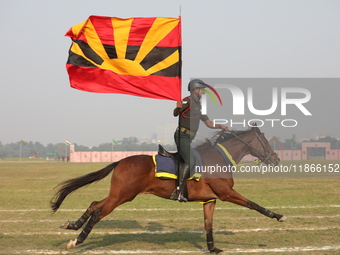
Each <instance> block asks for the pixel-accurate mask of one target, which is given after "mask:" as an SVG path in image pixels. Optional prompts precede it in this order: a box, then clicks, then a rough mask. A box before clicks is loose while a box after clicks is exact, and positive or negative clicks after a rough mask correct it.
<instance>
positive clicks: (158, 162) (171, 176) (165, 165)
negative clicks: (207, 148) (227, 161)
mask: <svg viewBox="0 0 340 255" xmlns="http://www.w3.org/2000/svg"><path fill="white" fill-rule="evenodd" d="M193 153H194V156H195V160H196V162H197V165H199V166H202V159H201V156H200V155H199V154H198V152H197V151H196V150H195V149H193ZM152 159H153V161H154V164H155V176H156V177H157V178H160V179H162V180H176V179H177V178H178V175H177V172H176V168H177V167H176V165H175V162H174V160H173V159H172V158H171V157H165V156H162V155H160V154H157V155H153V156H152ZM195 169H196V168H195V167H194V168H193V169H192V170H193V171H195ZM199 169H202V167H199ZM201 175H202V173H201V170H200V171H199V172H196V171H195V172H192V171H190V177H189V178H188V180H196V181H199V179H200V177H201Z"/></svg>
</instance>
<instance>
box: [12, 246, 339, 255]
mask: <svg viewBox="0 0 340 255" xmlns="http://www.w3.org/2000/svg"><path fill="white" fill-rule="evenodd" d="M332 250H333V251H336V250H340V245H332V246H301V247H280V248H267V249H227V248H224V253H232V254H236V253H267V252H301V251H332ZM198 252H202V253H205V252H206V251H205V250H191V251H188V250H187V251H183V250H174V249H170V250H161V251H160V250H157V251H152V250H150V251H148V250H119V251H115V250H85V251H82V252H81V253H82V254H197V253H198ZM23 253H30V254H49V255H54V254H71V253H73V252H70V251H61V250H56V251H54V250H22V251H13V252H12V254H23Z"/></svg>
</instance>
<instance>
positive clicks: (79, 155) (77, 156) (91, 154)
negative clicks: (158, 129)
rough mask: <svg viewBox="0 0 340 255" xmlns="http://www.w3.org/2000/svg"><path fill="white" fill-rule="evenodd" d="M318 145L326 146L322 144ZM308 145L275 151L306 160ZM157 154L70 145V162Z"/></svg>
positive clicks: (331, 154)
mask: <svg viewBox="0 0 340 255" xmlns="http://www.w3.org/2000/svg"><path fill="white" fill-rule="evenodd" d="M326 144H327V143H326ZM313 145H314V146H315V144H313ZM318 146H319V147H324V146H323V145H322V146H321V145H320V144H318ZM307 147H310V146H302V148H304V150H277V151H275V153H277V154H278V157H279V158H280V159H281V160H304V159H306V158H307ZM327 148H328V149H327ZM155 154H157V152H156V151H74V145H70V162H115V161H119V160H121V159H123V158H126V157H129V156H133V155H150V156H152V155H155ZM255 159H256V158H255V157H253V156H251V155H246V156H245V157H244V158H243V159H242V161H253V160H255ZM326 159H328V160H338V159H339V160H340V150H331V149H330V146H328V147H326Z"/></svg>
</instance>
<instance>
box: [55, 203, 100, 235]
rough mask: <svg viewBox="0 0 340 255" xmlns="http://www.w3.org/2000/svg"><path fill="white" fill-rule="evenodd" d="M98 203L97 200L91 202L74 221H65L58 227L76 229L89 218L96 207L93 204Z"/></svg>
mask: <svg viewBox="0 0 340 255" xmlns="http://www.w3.org/2000/svg"><path fill="white" fill-rule="evenodd" d="M98 203H99V202H97V201H94V202H92V203H91V205H90V206H89V208H87V210H86V211H85V213H84V214H83V215H82V216H81V217H80V218H79V219H78V220H77V221H76V222H74V223H70V222H69V221H67V222H66V223H64V224H62V225H61V226H60V227H59V228H62V229H72V230H78V229H79V228H81V227H82V226H83V225H84V223H85V222H86V221H87V220H88V219H89V218H90V216H91V215H92V213H93V212H94V211H95V210H96V209H97V208H96V206H95V205H97V204H98Z"/></svg>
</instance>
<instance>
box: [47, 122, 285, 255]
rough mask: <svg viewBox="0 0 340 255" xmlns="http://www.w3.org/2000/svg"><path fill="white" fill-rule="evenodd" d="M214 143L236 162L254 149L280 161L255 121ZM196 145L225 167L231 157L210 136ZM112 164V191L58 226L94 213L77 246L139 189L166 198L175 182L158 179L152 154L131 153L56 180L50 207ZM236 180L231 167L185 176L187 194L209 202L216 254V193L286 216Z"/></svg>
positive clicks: (208, 226) (208, 161)
mask: <svg viewBox="0 0 340 255" xmlns="http://www.w3.org/2000/svg"><path fill="white" fill-rule="evenodd" d="M215 143H219V144H221V145H223V146H224V147H226V148H228V150H229V153H230V154H231V156H232V158H233V159H234V161H235V162H236V163H238V162H240V160H241V159H242V158H243V157H244V156H245V155H247V154H251V155H253V156H255V157H257V158H259V159H260V160H261V161H262V162H264V163H266V164H270V165H277V164H278V163H279V161H280V159H279V158H278V157H277V155H276V153H274V151H273V150H272V148H271V147H270V145H269V143H268V140H267V139H266V138H265V137H264V134H263V133H261V132H260V130H259V128H258V127H252V128H251V129H249V130H246V131H233V132H224V131H221V132H219V134H218V137H217V139H216V141H215ZM197 151H198V152H199V153H200V155H201V157H202V161H203V164H204V165H205V166H212V165H214V166H216V165H217V164H218V165H219V166H221V167H222V166H227V163H226V162H225V160H224V159H223V157H222V156H221V154H220V153H218V152H217V149H216V148H215V147H214V146H212V145H211V142H206V143H205V144H203V145H201V146H199V147H198V148H197ZM113 169H114V172H113V174H112V178H111V187H110V192H109V195H108V197H107V198H105V199H103V200H101V201H99V202H97V201H95V202H92V203H91V205H90V206H89V208H88V209H87V210H86V211H85V213H84V214H83V215H82V216H81V217H80V218H79V219H78V220H77V221H76V222H74V223H70V222H66V223H65V224H63V225H61V226H60V228H63V229H72V230H78V229H79V228H80V227H82V226H83V224H84V223H85V222H86V221H87V220H88V219H89V218H90V219H89V221H88V223H87V225H86V226H85V227H84V229H83V231H82V232H81V233H80V234H79V236H78V237H77V238H76V239H75V240H71V241H70V242H69V243H68V245H67V248H72V247H75V246H76V245H78V244H81V243H82V242H84V240H85V239H86V237H87V236H88V234H89V233H90V232H91V230H92V228H93V227H94V225H95V224H96V223H98V222H99V221H100V220H101V219H102V218H104V217H105V216H106V215H108V214H110V213H111V212H112V211H113V210H114V209H115V208H116V207H117V206H119V205H121V204H123V203H125V202H128V201H132V200H133V199H134V198H135V197H136V196H137V195H138V194H142V193H149V194H154V195H156V196H159V197H162V198H166V199H170V196H171V194H172V192H173V190H174V188H175V185H176V183H175V180H160V179H158V178H156V177H155V165H154V162H153V159H152V157H151V156H147V155H136V156H131V157H127V158H124V159H122V160H120V161H118V162H115V163H112V164H110V165H108V166H107V167H105V168H103V169H101V170H99V171H96V172H92V173H89V174H87V175H84V176H81V177H78V178H75V179H71V180H67V181H65V182H63V183H61V184H60V185H58V186H57V187H59V189H58V191H57V192H56V194H55V196H54V198H53V199H52V201H51V207H52V210H53V211H54V212H56V211H57V210H58V208H59V207H60V205H61V203H62V202H63V200H64V199H65V198H66V196H67V195H69V194H70V193H71V192H73V191H75V190H77V189H78V188H80V187H83V186H85V185H88V184H91V183H93V182H96V181H99V180H101V179H103V178H104V177H106V176H107V175H108V174H109V173H110V172H111V171H113ZM233 186H234V181H233V178H232V173H230V172H228V173H227V175H226V174H221V175H220V176H218V175H217V176H216V175H215V176H213V175H211V174H210V173H203V175H202V178H201V180H200V181H198V182H197V181H195V180H188V181H187V188H188V194H189V197H188V198H189V200H190V201H203V202H207V203H204V205H203V209H204V223H205V230H206V242H207V246H208V249H209V251H210V252H215V253H216V254H217V253H220V252H222V250H220V249H217V248H216V247H215V246H214V240H213V234H212V230H213V228H212V221H213V213H214V208H215V204H216V199H220V200H222V201H228V202H232V203H234V204H237V205H241V206H244V207H247V208H249V209H253V210H256V211H258V212H259V213H261V214H264V215H265V216H267V217H269V218H275V219H277V221H279V222H283V221H285V220H286V219H287V218H286V217H285V216H282V215H280V214H276V213H274V212H272V211H270V210H268V209H265V208H263V207H261V206H259V205H258V204H256V203H254V202H252V201H250V200H248V199H246V198H244V197H243V196H242V195H240V194H239V193H237V192H236V191H235V190H234V189H233ZM210 201H212V202H210Z"/></svg>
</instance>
